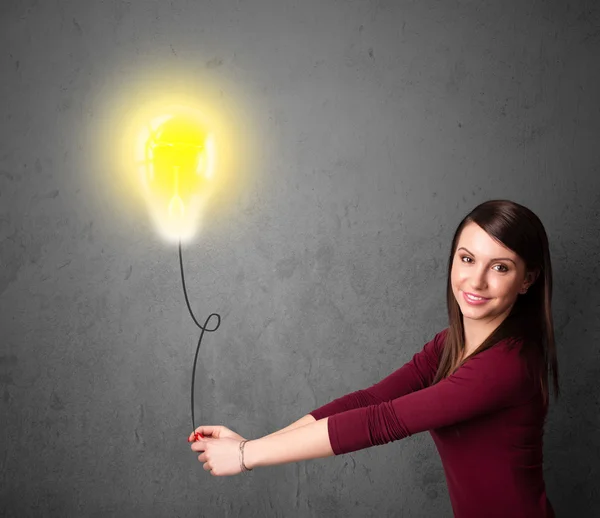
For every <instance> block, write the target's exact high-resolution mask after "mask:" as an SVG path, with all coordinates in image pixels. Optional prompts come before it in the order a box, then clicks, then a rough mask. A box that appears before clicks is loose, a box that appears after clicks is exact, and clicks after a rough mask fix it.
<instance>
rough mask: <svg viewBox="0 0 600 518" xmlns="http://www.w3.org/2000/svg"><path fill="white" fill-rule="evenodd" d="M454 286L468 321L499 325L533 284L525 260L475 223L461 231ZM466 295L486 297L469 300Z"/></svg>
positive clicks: (452, 278) (453, 267) (454, 291)
mask: <svg viewBox="0 0 600 518" xmlns="http://www.w3.org/2000/svg"><path fill="white" fill-rule="evenodd" d="M450 278H451V284H452V291H453V293H454V297H455V298H456V301H457V302H458V305H459V306H460V309H461V311H462V314H463V317H464V318H465V319H472V320H482V321H484V322H493V321H496V319H500V322H501V321H502V320H504V318H506V316H508V314H509V313H510V310H511V308H512V306H513V305H514V303H515V301H516V300H517V297H518V296H519V293H522V292H523V290H525V289H526V288H527V287H529V286H530V285H531V283H532V276H531V275H526V273H525V263H524V261H523V260H522V259H521V258H520V257H519V256H518V255H517V254H516V253H515V252H513V251H512V250H510V249H508V248H506V247H505V246H504V245H502V244H501V243H499V242H497V241H495V240H494V239H493V238H492V237H491V236H490V235H489V234H488V233H487V232H485V231H484V230H483V229H482V228H481V227H480V226H479V225H477V224H476V223H473V222H471V223H468V224H467V225H466V226H465V227H464V228H463V230H462V232H461V234H460V236H459V240H458V244H457V246H456V252H455V253H454V257H453V259H452V270H451V276H450ZM467 294H471V295H473V296H475V297H480V298H483V300H472V299H468V297H467Z"/></svg>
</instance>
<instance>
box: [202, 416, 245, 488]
mask: <svg viewBox="0 0 600 518" xmlns="http://www.w3.org/2000/svg"><path fill="white" fill-rule="evenodd" d="M205 428H206V427H202V426H201V427H200V428H198V430H200V429H205ZM223 428H225V427H223ZM225 430H227V428H225ZM227 431H228V432H231V430H227ZM231 433H234V432H231ZM234 435H237V434H234ZM238 437H239V436H238ZM242 440H243V439H242ZM240 443H241V441H240V440H238V439H233V438H231V437H219V438H216V437H214V436H213V437H204V438H203V439H200V440H197V441H195V442H194V443H192V446H191V448H192V450H193V451H199V452H202V453H201V454H200V455H199V456H198V460H199V461H200V462H204V466H203V467H204V470H205V471H210V474H211V475H214V476H215V477H224V476H228V475H237V474H238V473H241V472H242V467H241V465H240Z"/></svg>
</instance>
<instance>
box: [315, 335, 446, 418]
mask: <svg viewBox="0 0 600 518" xmlns="http://www.w3.org/2000/svg"><path fill="white" fill-rule="evenodd" d="M446 332H447V329H445V330H443V331H441V332H440V333H438V334H437V335H435V337H434V338H433V340H431V341H430V342H427V343H426V344H425V346H424V347H423V349H422V350H421V351H420V352H418V353H417V354H415V355H414V356H413V357H412V360H410V361H409V362H408V363H406V364H404V365H403V366H402V367H400V368H399V369H397V370H396V371H394V372H393V373H392V374H390V375H389V376H387V377H386V378H384V379H382V380H381V381H380V382H378V383H376V384H375V385H373V386H371V387H369V388H367V389H363V390H358V391H356V392H351V393H350V394H346V395H345V396H342V397H340V398H338V399H335V400H333V401H332V402H330V403H327V404H326V405H323V406H322V407H319V408H317V409H316V410H313V411H312V412H310V415H312V416H313V417H314V418H315V419H316V420H317V421H318V420H319V419H323V418H324V417H329V416H332V415H335V414H339V413H340V412H345V411H347V410H352V409H355V408H364V407H366V406H369V405H376V404H379V403H383V402H386V401H391V400H393V399H396V398H399V397H400V396H404V395H405V394H410V393H411V392H414V391H416V390H421V389H424V388H425V387H428V386H429V385H431V382H432V381H433V378H434V377H435V373H436V372H437V367H438V364H439V358H440V354H441V351H442V348H443V346H444V338H445V335H446Z"/></svg>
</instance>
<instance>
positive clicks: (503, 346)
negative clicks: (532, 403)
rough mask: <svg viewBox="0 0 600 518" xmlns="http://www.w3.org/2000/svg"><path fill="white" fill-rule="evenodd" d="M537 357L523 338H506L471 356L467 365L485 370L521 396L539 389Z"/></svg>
mask: <svg viewBox="0 0 600 518" xmlns="http://www.w3.org/2000/svg"><path fill="white" fill-rule="evenodd" d="M535 361H536V360H535V358H534V357H533V356H532V355H531V354H529V349H528V348H527V347H526V343H525V341H524V340H522V339H521V338H512V337H511V338H504V339H501V340H499V341H498V342H497V343H496V344H494V345H493V346H492V347H490V348H489V349H486V350H485V351H482V352H481V353H479V354H476V355H475V356H473V357H472V358H470V359H469V360H468V361H467V362H466V364H465V366H467V365H468V364H469V363H471V365H470V367H471V368H476V369H481V370H482V371H485V375H486V377H487V379H488V380H490V381H491V380H495V381H497V382H498V383H501V384H502V385H506V386H511V387H513V388H514V389H515V390H516V391H518V392H517V394H518V395H519V397H527V396H528V395H532V393H533V392H534V391H535V390H536V389H537V383H536V377H535V372H536V369H535V366H536V365H535Z"/></svg>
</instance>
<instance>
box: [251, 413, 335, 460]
mask: <svg viewBox="0 0 600 518" xmlns="http://www.w3.org/2000/svg"><path fill="white" fill-rule="evenodd" d="M305 417H306V416H305ZM308 417H310V418H311V419H313V418H312V416H308ZM303 419H304V418H303ZM328 420H329V418H328V417H326V418H324V419H319V420H318V421H314V419H313V421H314V422H313V423H311V424H306V425H304V426H300V427H297V428H295V429H291V430H289V431H287V432H284V431H283V430H280V432H282V433H274V434H270V435H266V436H265V437H261V438H260V439H254V440H252V441H248V442H247V443H246V446H245V449H244V463H245V465H246V466H247V467H248V468H250V469H252V468H254V467H256V466H275V465H277V464H286V463H289V462H298V461H301V460H309V459H318V458H322V457H332V456H333V455H334V453H333V449H332V448H331V443H330V441H329V431H328V428H327V422H328ZM300 421H302V419H300V420H299V421H297V422H296V423H298V422H300ZM296 423H293V424H296ZM290 426H293V425H290ZM284 430H285V429H284Z"/></svg>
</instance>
